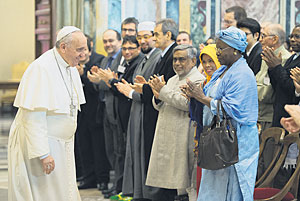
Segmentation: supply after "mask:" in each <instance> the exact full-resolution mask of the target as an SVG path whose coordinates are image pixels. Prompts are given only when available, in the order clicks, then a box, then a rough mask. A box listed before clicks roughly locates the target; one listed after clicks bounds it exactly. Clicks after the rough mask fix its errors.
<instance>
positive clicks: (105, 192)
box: [102, 186, 115, 194]
mask: <svg viewBox="0 0 300 201" xmlns="http://www.w3.org/2000/svg"><path fill="white" fill-rule="evenodd" d="M113 190H115V187H114V186H113V187H111V188H110V189H107V190H103V191H102V194H108V193H110V192H112V191H113Z"/></svg>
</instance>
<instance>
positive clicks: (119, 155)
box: [104, 112, 126, 191]
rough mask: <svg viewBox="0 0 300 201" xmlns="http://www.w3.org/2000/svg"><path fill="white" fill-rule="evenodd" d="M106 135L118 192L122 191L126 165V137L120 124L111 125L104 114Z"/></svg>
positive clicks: (107, 149) (108, 154)
mask: <svg viewBox="0 0 300 201" xmlns="http://www.w3.org/2000/svg"><path fill="white" fill-rule="evenodd" d="M104 133H105V143H106V153H107V156H108V158H109V161H110V163H111V164H112V167H113V169H114V170H115V181H114V182H113V183H114V187H115V188H116V190H117V191H122V183H123V173H124V163H125V153H126V149H125V146H126V144H125V135H124V133H123V132H122V129H121V125H120V124H114V123H111V122H110V121H109V119H108V116H107V113H106V112H105V113H104Z"/></svg>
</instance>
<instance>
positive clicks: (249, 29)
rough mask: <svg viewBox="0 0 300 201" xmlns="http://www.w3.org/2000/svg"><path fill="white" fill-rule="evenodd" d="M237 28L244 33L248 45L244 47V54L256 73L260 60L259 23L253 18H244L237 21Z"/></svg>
mask: <svg viewBox="0 0 300 201" xmlns="http://www.w3.org/2000/svg"><path fill="white" fill-rule="evenodd" d="M237 28H239V29H241V30H242V31H244V32H245V33H246V36H247V42H248V46H247V48H246V52H245V54H244V56H245V58H246V61H247V63H248V65H249V67H250V68H251V70H252V71H253V73H254V75H256V74H257V73H258V72H259V70H260V66H261V61H262V60H261V52H262V46H261V44H260V42H259V38H260V25H259V23H258V22H257V21H256V20H255V19H252V18H245V19H243V20H240V21H238V23H237Z"/></svg>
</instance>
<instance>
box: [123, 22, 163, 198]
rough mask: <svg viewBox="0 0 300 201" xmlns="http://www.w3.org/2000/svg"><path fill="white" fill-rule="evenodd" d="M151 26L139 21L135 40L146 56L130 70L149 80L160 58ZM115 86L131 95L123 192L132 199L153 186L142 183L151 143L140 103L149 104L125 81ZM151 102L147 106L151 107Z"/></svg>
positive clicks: (150, 23)
mask: <svg viewBox="0 0 300 201" xmlns="http://www.w3.org/2000/svg"><path fill="white" fill-rule="evenodd" d="M154 27H155V23H154V22H150V21H146V22H142V23H140V24H139V25H138V33H137V40H138V42H139V44H140V46H141V51H142V52H143V53H144V54H145V56H144V59H143V60H142V61H141V63H140V64H139V65H138V67H137V68H136V70H135V72H134V74H133V77H134V78H135V77H136V76H137V75H140V76H143V77H144V78H145V79H147V80H148V79H149V78H150V75H152V74H153V71H154V68H155V66H156V63H157V62H158V60H159V58H160V54H161V50H160V49H158V48H155V41H154V37H153V31H154ZM118 90H119V91H120V92H121V93H123V94H124V95H125V96H127V97H128V98H130V99H132V105H131V110H130V118H129V122H128V129H127V141H126V143H127V145H126V148H127V150H126V156H125V168H124V178H123V188H122V192H123V194H133V198H134V199H151V195H150V194H149V193H150V192H153V190H151V189H150V188H148V187H146V186H145V180H146V175H147V168H148V161H149V157H150V150H151V147H152V139H151V138H152V137H151V136H144V132H143V129H144V128H143V116H144V109H143V107H149V104H144V103H143V102H142V98H143V97H142V94H140V93H138V92H136V91H134V90H133V89H132V88H131V87H130V85H129V84H128V83H125V82H124V83H119V84H118ZM151 105H152V104H150V107H152V106H151ZM149 137H150V138H149Z"/></svg>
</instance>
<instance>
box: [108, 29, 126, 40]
mask: <svg viewBox="0 0 300 201" xmlns="http://www.w3.org/2000/svg"><path fill="white" fill-rule="evenodd" d="M107 31H114V32H115V33H116V38H117V40H118V41H121V40H122V38H121V34H120V33H119V32H118V31H117V30H115V29H107V30H105V31H104V33H105V32H107Z"/></svg>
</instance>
